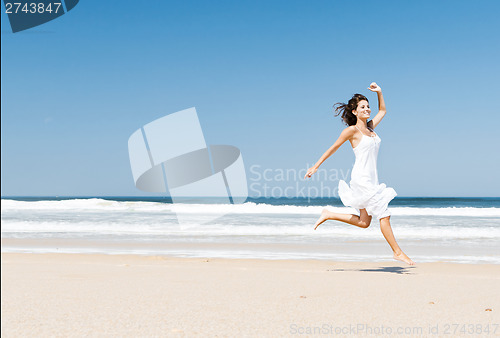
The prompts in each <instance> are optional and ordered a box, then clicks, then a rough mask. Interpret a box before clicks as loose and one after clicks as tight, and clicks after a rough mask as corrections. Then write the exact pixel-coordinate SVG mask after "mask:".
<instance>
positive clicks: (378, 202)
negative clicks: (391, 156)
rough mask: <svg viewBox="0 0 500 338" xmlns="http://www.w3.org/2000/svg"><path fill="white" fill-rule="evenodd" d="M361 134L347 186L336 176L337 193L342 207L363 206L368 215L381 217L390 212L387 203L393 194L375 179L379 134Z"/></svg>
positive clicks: (376, 176)
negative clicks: (337, 180) (337, 179)
mask: <svg viewBox="0 0 500 338" xmlns="http://www.w3.org/2000/svg"><path fill="white" fill-rule="evenodd" d="M356 128H358V127H356ZM358 130H359V129H358ZM359 132H360V133H361V131H359ZM361 134H362V135H363V137H362V138H361V141H360V142H359V144H358V145H357V146H356V148H353V151H354V155H356V161H355V162H354V166H353V168H352V172H351V182H350V187H349V185H347V183H346V182H345V181H344V180H340V182H339V196H340V199H341V200H342V203H343V204H344V205H345V206H346V207H351V208H354V209H356V210H357V212H358V214H359V210H360V209H366V212H367V213H368V215H371V216H374V217H376V218H377V219H381V218H384V217H387V216H390V215H391V212H390V211H389V210H388V209H387V206H388V204H389V202H390V201H391V200H392V199H393V198H394V197H396V195H397V194H396V191H395V190H394V189H393V188H388V187H386V185H385V184H383V183H382V184H379V182H378V174H377V155H378V150H379V148H380V142H381V140H380V137H378V135H377V134H375V136H367V135H364V134H363V133H361Z"/></svg>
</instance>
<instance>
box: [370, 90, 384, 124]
mask: <svg viewBox="0 0 500 338" xmlns="http://www.w3.org/2000/svg"><path fill="white" fill-rule="evenodd" d="M368 89H370V90H371V91H372V92H376V93H377V97H378V113H377V115H375V117H374V118H373V120H372V122H373V129H375V127H376V126H377V125H378V124H379V123H380V121H382V119H383V118H384V116H385V113H386V110H385V102H384V96H383V95H382V88H380V87H379V86H378V85H377V84H376V83H375V82H372V83H371V84H370V87H368Z"/></svg>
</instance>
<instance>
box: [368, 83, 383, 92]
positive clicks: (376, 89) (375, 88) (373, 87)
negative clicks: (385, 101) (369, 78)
mask: <svg viewBox="0 0 500 338" xmlns="http://www.w3.org/2000/svg"><path fill="white" fill-rule="evenodd" d="M368 89H370V90H371V91H372V92H377V93H382V88H380V87H379V86H378V84H376V83H375V82H372V83H370V87H368Z"/></svg>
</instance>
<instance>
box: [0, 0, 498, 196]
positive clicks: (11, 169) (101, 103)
mask: <svg viewBox="0 0 500 338" xmlns="http://www.w3.org/2000/svg"><path fill="white" fill-rule="evenodd" d="M4 12H5V7H2V23H1V25H2V42H1V45H2V56H1V58H2V59H1V61H2V65H1V70H2V75H1V81H2V93H1V99H2V107H1V108H2V116H1V120H2V149H1V150H2V167H1V169H2V170H1V175H2V176H1V181H2V182H1V186H2V196H9V195H24V196H26V195H37V196H39V195H46V196H51V195H58V196H64V195H71V196H89V195H96V196H103V195H107V196H118V195H126V196H128V195H154V194H151V193H144V192H141V191H139V190H137V189H136V188H135V186H134V182H133V179H132V174H131V170H130V164H129V159H128V150H127V141H128V138H129V136H130V135H131V134H132V133H133V132H134V131H135V130H137V129H138V128H140V127H141V126H143V125H144V124H146V123H148V122H151V121H153V120H155V119H157V118H160V117H162V116H164V115H166V114H169V113H173V112H176V111H179V110H182V109H186V108H190V107H196V109H197V111H198V116H199V119H200V122H201V125H202V127H203V131H204V135H205V139H206V142H207V143H208V144H230V145H234V146H237V147H239V148H240V150H241V152H242V155H243V160H244V162H245V166H246V168H247V170H248V171H247V173H248V175H249V177H248V178H249V181H252V180H254V179H255V177H256V176H253V177H252V174H251V172H250V167H252V166H254V167H253V168H259V169H258V170H260V171H263V170H265V169H270V170H273V172H276V171H277V170H287V169H288V170H297V171H298V170H301V169H302V170H303V169H305V168H306V167H307V165H312V164H314V163H315V162H316V161H317V159H318V158H319V157H320V156H321V155H322V154H323V152H324V151H325V150H326V149H328V148H329V147H330V146H331V145H332V144H333V142H334V141H335V140H336V138H337V137H338V135H339V134H340V132H341V131H342V129H343V128H344V126H343V125H342V123H341V121H340V118H338V117H334V116H333V113H332V109H331V106H332V105H333V104H334V103H335V102H339V101H346V100H348V99H349V97H350V96H351V95H352V94H354V93H357V92H359V93H362V94H364V95H367V96H368V97H369V99H370V100H371V102H370V103H371V105H372V107H376V95H375V94H374V93H371V92H370V91H368V90H367V89H366V88H367V87H368V85H369V84H370V82H372V81H376V82H377V83H378V84H379V85H380V86H381V87H382V89H383V92H384V97H385V99H386V104H387V109H388V113H387V115H386V117H385V119H384V120H383V121H382V123H381V124H380V126H379V127H378V128H377V132H378V134H379V135H380V137H381V138H382V147H381V151H380V154H379V165H378V167H379V178H380V181H381V182H384V183H386V184H387V185H388V186H391V187H394V189H395V190H396V191H397V192H398V195H399V196H499V192H500V183H499V182H500V180H499V179H498V168H499V167H500V156H499V155H498V153H499V152H498V150H497V144H498V141H499V136H498V135H499V129H498V128H499V126H500V117H499V114H500V108H499V107H500V106H499V105H498V103H497V101H498V98H499V94H498V93H499V86H498V80H499V75H500V67H499V62H498V55H500V47H499V44H498V36H499V33H500V24H499V21H498V20H497V19H498V18H497V16H498V13H499V12H500V2H499V1H476V2H473V1H419V2H409V1H378V2H375V1H331V0H330V1H314V2H307V1H215V2H213V1H183V2H180V1H177V2H171V1H148V2H136V1H120V2H119V3H118V2H108V1H92V0H81V1H80V3H79V4H78V5H77V6H76V7H75V8H74V9H73V10H72V11H70V12H69V13H67V14H66V15H63V16H62V17H60V18H58V19H56V20H53V21H51V22H49V23H46V24H44V25H41V26H38V27H35V28H33V29H30V30H27V31H24V32H19V33H16V34H12V33H11V31H10V26H9V23H8V20H7V16H6V14H5V13H4ZM353 161H354V155H353V153H352V150H351V147H350V145H349V144H348V143H347V144H344V145H343V146H342V147H341V148H340V149H339V151H338V152H337V153H336V154H334V155H333V156H332V157H331V158H330V159H328V160H327V161H326V162H325V163H324V164H323V166H322V168H325V169H327V170H338V171H342V172H348V170H349V169H350V168H352V164H353ZM255 166H257V167H255ZM254 171H255V170H254ZM316 183H318V182H316ZM323 183H328V182H323ZM269 184H271V185H277V186H279V185H281V186H287V185H292V184H294V182H292V181H290V180H289V181H286V182H277V180H276V182H269ZM299 184H300V185H302V186H303V185H307V184H313V182H303V181H301V182H299Z"/></svg>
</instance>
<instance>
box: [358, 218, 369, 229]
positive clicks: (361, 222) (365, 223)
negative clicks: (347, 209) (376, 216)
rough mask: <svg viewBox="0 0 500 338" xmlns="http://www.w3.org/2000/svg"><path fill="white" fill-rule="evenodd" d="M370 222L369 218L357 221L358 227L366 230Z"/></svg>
mask: <svg viewBox="0 0 500 338" xmlns="http://www.w3.org/2000/svg"><path fill="white" fill-rule="evenodd" d="M371 222H372V218H371V216H368V217H363V218H360V219H359V226H360V227H362V228H368V227H369V226H370V223H371Z"/></svg>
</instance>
